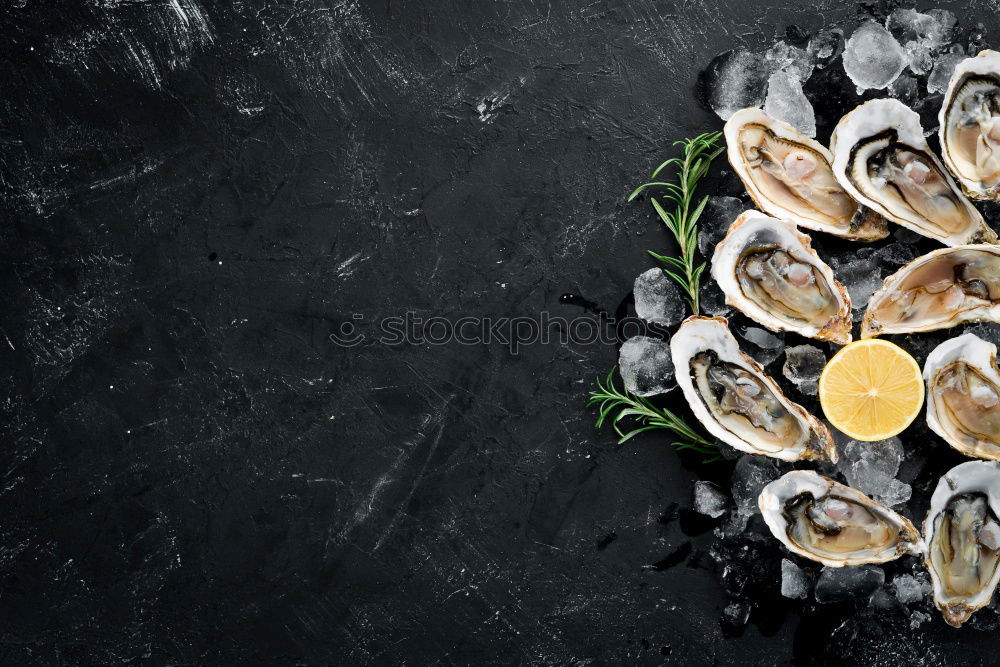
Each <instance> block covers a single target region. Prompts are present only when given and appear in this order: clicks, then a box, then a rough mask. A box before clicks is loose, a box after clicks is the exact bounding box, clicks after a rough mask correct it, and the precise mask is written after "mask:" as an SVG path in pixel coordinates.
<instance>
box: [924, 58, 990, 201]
mask: <svg viewBox="0 0 1000 667" xmlns="http://www.w3.org/2000/svg"><path fill="white" fill-rule="evenodd" d="M938 120H939V121H940V129H939V130H938V136H939V137H940V139H941V158H942V159H943V160H944V163H945V165H947V167H948V169H950V170H951V173H952V174H954V175H955V178H956V179H958V182H959V183H961V184H962V188H963V189H964V190H965V192H966V194H968V195H969V196H970V197H972V198H973V199H1000V53H997V52H996V51H982V52H980V54H979V55H978V56H977V57H975V58H967V59H966V60H963V61H962V62H960V63H959V64H958V66H957V67H955V71H954V73H953V74H952V75H951V82H950V83H949V84H948V91H947V92H946V93H945V96H944V103H943V104H942V105H941V111H940V113H939V115H938Z"/></svg>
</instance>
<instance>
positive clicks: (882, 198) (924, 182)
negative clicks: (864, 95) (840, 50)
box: [830, 99, 997, 246]
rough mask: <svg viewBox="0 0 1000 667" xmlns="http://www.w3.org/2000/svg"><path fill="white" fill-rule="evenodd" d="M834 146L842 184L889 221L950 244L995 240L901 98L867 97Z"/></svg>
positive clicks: (850, 116)
mask: <svg viewBox="0 0 1000 667" xmlns="http://www.w3.org/2000/svg"><path fill="white" fill-rule="evenodd" d="M830 145H831V148H832V150H833V172H834V174H836V176H837V179H838V180H839V181H840V184H841V185H843V186H844V189H845V190H847V192H848V193H850V195H851V196H852V197H854V198H855V199H856V200H858V201H859V202H861V203H862V204H864V205H865V206H868V207H869V208H871V209H873V210H874V211H876V212H877V213H879V214H881V215H883V216H885V217H886V218H888V219H889V220H892V221H894V222H897V223H899V224H900V225H903V226H904V227H908V228H910V229H912V230H913V231H915V232H917V233H918V234H923V235H924V236H929V237H930V238H932V239H937V240H938V241H941V242H942V243H944V244H945V245H950V246H955V245H962V244H965V243H993V242H994V241H996V240H997V235H996V233H995V232H994V231H993V230H992V229H990V227H989V226H988V225H987V224H986V223H985V222H984V221H983V217H982V216H981V215H980V214H979V211H977V210H976V207H975V206H973V205H972V203H971V202H970V201H969V200H968V199H966V198H965V196H964V195H963V194H962V192H961V191H960V190H959V188H958V186H957V185H956V184H955V181H954V180H953V179H952V177H951V175H950V174H949V173H948V170H947V169H945V167H944V165H942V164H941V162H940V161H939V160H938V159H937V157H936V156H935V155H934V154H933V153H932V152H931V150H930V148H929V147H928V146H927V142H926V141H925V140H924V133H923V128H922V127H921V126H920V116H918V115H917V113H916V112H914V111H913V110H911V109H910V108H909V107H907V106H906V105H905V104H903V103H902V102H899V101H897V100H892V99H881V100H871V101H870V102H865V103H864V104H862V105H861V106H859V107H858V108H856V109H855V110H854V111H852V112H850V113H849V114H847V115H846V116H844V117H843V118H842V119H841V120H840V123H838V124H837V127H836V129H835V130H834V131H833V137H832V139H831V144H830Z"/></svg>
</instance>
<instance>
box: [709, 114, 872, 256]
mask: <svg viewBox="0 0 1000 667" xmlns="http://www.w3.org/2000/svg"><path fill="white" fill-rule="evenodd" d="M725 134H726V146H727V154H728V156H729V163H730V164H731V165H732V166H733V170H735V171H736V174H737V175H738V176H739V177H740V180H742V181H743V185H744V186H746V189H747V192H748V193H749V194H750V197H751V198H752V199H753V201H754V203H755V204H757V207H758V208H760V209H761V210H762V211H764V212H765V213H767V214H768V215H770V216H773V217H775V218H779V219H781V220H788V221H789V222H793V223H795V224H796V225H798V226H800V227H805V228H807V229H815V230H817V231H821V232H826V233H828V234H835V235H837V236H841V237H843V238H847V239H854V240H858V241H874V240H876V239H881V238H885V237H886V236H887V235H888V234H889V230H888V225H887V224H886V221H885V219H884V218H882V217H881V216H879V215H877V214H875V213H874V212H872V211H871V210H869V209H867V208H864V207H862V206H859V205H858V203H857V202H856V201H854V199H852V198H851V196H850V195H849V194H847V192H846V191H845V190H844V188H843V187H841V185H840V183H838V182H837V178H836V176H834V174H833V169H832V168H831V166H830V165H831V163H832V162H833V156H832V155H831V154H830V151H828V150H827V149H826V147H824V146H823V145H822V144H820V143H819V142H818V141H816V140H815V139H811V138H809V137H807V136H806V135H804V134H802V133H801V132H799V131H798V130H796V129H795V128H794V127H792V126H791V125H789V124H788V123H786V122H784V121H780V120H777V119H776V118H772V117H771V116H769V115H767V114H766V113H764V112H763V111H761V110H760V109H743V110H741V111H737V112H736V113H735V114H733V116H732V117H731V118H730V119H729V121H728V122H727V123H726V128H725Z"/></svg>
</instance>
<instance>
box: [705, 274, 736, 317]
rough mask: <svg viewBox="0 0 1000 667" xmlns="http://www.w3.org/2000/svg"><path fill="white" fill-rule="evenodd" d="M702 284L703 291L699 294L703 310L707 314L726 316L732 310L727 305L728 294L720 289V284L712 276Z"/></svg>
mask: <svg viewBox="0 0 1000 667" xmlns="http://www.w3.org/2000/svg"><path fill="white" fill-rule="evenodd" d="M705 280H706V282H704V283H703V284H702V286H701V293H700V294H699V295H698V300H699V302H700V304H699V305H700V306H701V310H702V312H704V313H705V314H706V315H717V316H721V317H725V316H726V315H728V314H729V312H730V311H731V310H732V308H730V307H729V306H727V305H726V295H725V294H723V293H722V290H721V289H719V285H718V284H717V283H716V282H715V281H714V280H712V279H711V278H706V279H705Z"/></svg>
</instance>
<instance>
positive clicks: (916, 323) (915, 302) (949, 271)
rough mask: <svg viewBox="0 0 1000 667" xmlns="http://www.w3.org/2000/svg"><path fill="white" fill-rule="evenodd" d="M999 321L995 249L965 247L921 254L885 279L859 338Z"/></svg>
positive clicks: (999, 265)
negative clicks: (964, 323)
mask: <svg viewBox="0 0 1000 667" xmlns="http://www.w3.org/2000/svg"><path fill="white" fill-rule="evenodd" d="M981 321H993V322H997V321H1000V247H997V246H993V245H965V246H958V247H955V248H942V249H940V250H935V251H934V252H929V253H927V254H926V255H922V256H920V257H918V258H916V259H915V260H913V261H912V262H910V263H909V264H906V265H905V266H903V267H902V268H901V269H899V271H897V272H896V273H894V274H892V275H891V276H889V277H888V278H886V279H885V282H884V283H882V287H880V288H879V289H878V291H876V292H875V294H874V295H872V298H871V299H870V300H869V302H868V310H867V311H866V312H865V316H864V319H863V320H862V321H861V337H862V338H871V337H873V336H878V335H881V334H895V333H913V332H918V331H934V330H935V329H947V328H949V327H953V326H955V325H957V324H961V323H962V322H981Z"/></svg>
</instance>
